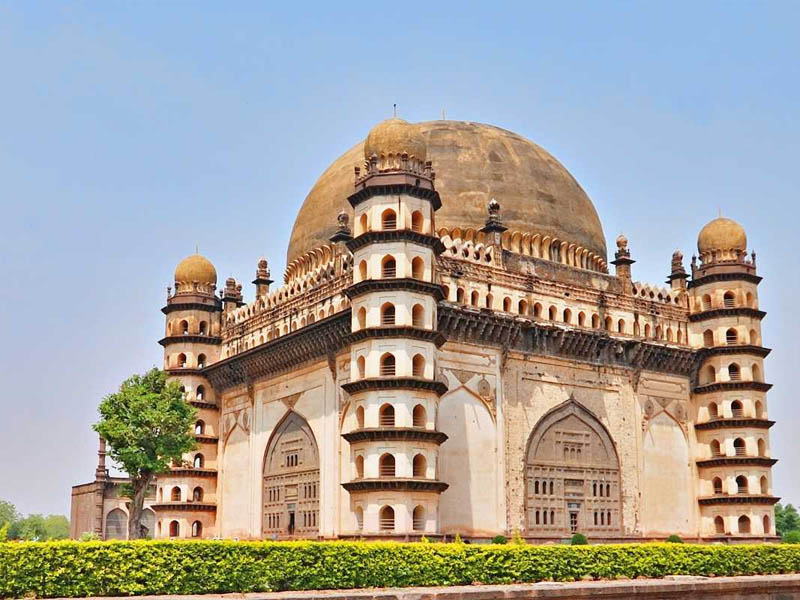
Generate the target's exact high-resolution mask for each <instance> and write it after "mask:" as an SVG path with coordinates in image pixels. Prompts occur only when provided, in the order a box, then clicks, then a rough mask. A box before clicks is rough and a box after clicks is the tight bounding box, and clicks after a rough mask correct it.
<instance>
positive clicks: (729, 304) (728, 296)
mask: <svg viewBox="0 0 800 600" xmlns="http://www.w3.org/2000/svg"><path fill="white" fill-rule="evenodd" d="M722 302H723V304H724V306H725V308H734V307H735V306H736V296H735V295H734V293H733V292H725V295H724V296H723V297H722Z"/></svg>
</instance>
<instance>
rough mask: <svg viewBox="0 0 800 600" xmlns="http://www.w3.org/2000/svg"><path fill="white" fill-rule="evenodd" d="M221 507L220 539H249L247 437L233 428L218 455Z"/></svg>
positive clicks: (238, 428) (248, 461) (236, 426)
mask: <svg viewBox="0 0 800 600" xmlns="http://www.w3.org/2000/svg"><path fill="white" fill-rule="evenodd" d="M222 472H223V473H224V477H223V478H222V481H221V484H222V485H221V486H220V487H221V492H222V503H221V514H220V519H219V525H220V531H221V533H222V536H223V537H226V538H232V537H239V538H249V537H251V535H252V534H251V530H250V528H251V525H250V517H249V515H250V512H251V503H250V502H251V501H250V490H251V489H252V488H251V485H250V481H249V477H248V473H250V437H249V436H248V435H247V434H246V433H245V432H244V430H243V429H242V428H241V427H240V426H239V425H235V426H234V427H233V429H232V430H231V431H230V432H229V433H228V435H227V437H226V438H225V445H224V447H223V454H222Z"/></svg>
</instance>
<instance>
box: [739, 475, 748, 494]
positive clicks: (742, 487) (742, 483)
mask: <svg viewBox="0 0 800 600" xmlns="http://www.w3.org/2000/svg"><path fill="white" fill-rule="evenodd" d="M748 491H749V488H748V485H747V477H745V476H744V475H739V476H738V477H737V478H736V493H737V494H746V493H747V492H748Z"/></svg>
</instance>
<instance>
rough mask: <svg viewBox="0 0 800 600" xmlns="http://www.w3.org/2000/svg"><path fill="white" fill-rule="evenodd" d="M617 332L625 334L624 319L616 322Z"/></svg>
mask: <svg viewBox="0 0 800 600" xmlns="http://www.w3.org/2000/svg"><path fill="white" fill-rule="evenodd" d="M617 332H618V333H625V319H620V320H619V321H617Z"/></svg>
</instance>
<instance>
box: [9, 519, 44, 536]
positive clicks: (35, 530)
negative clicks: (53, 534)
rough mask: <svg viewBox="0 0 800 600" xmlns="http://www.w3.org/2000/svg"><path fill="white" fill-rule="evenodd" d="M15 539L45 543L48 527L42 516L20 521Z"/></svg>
mask: <svg viewBox="0 0 800 600" xmlns="http://www.w3.org/2000/svg"><path fill="white" fill-rule="evenodd" d="M13 537H14V538H16V539H20V540H28V541H39V542H43V541H45V540H46V539H47V527H46V526H45V520H44V517H43V516H42V515H39V514H31V515H28V516H27V517H25V518H24V519H20V520H19V521H17V523H16V527H15V528H14V535H13Z"/></svg>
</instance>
